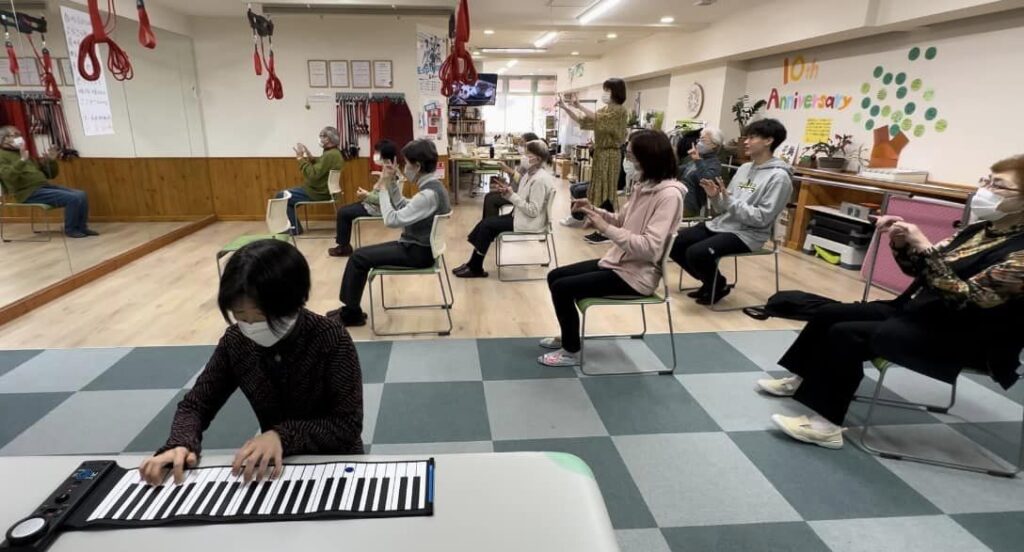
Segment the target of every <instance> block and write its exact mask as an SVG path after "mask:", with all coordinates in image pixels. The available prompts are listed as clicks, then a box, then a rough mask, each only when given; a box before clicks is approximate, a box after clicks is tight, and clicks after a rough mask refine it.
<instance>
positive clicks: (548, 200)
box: [494, 188, 558, 282]
mask: <svg viewBox="0 0 1024 552" xmlns="http://www.w3.org/2000/svg"><path fill="white" fill-rule="evenodd" d="M554 202H555V189H554V188H551V189H550V190H548V193H547V195H545V196H544V213H545V214H544V216H545V217H546V218H547V224H546V225H545V228H544V230H541V231H539V232H502V233H500V234H498V239H497V242H496V243H495V250H494V262H495V264H496V265H497V266H498V279H499V280H501V281H502V282H525V281H531V280H543V279H544V277H543V276H542V277H540V278H505V277H504V276H503V275H502V272H501V269H502V267H506V266H544V267H546V266H549V265H550V264H551V260H552V259H554V261H555V268H558V250H557V249H556V248H555V233H554V230H553V229H552V226H551V206H552V205H553V204H554ZM508 238H515V239H511V240H510V239H508ZM506 241H509V242H524V241H536V242H544V250H545V252H546V253H547V260H546V261H544V262H543V263H540V264H538V263H506V264H502V262H501V245H502V244H503V243H505V242H506Z"/></svg>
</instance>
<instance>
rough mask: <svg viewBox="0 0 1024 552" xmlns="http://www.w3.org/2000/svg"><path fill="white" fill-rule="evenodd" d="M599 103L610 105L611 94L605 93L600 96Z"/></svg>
mask: <svg viewBox="0 0 1024 552" xmlns="http://www.w3.org/2000/svg"><path fill="white" fill-rule="evenodd" d="M601 101H602V102H604V103H606V104H610V103H612V93H611V92H605V93H604V94H601Z"/></svg>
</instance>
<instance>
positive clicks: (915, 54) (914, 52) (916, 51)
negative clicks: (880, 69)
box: [876, 46, 921, 76]
mask: <svg viewBox="0 0 1024 552" xmlns="http://www.w3.org/2000/svg"><path fill="white" fill-rule="evenodd" d="M907 57H908V58H910V61H916V60H917V58H919V57H921V49H920V48H918V47H917V46H914V47H913V48H911V49H910V53H908V54H907ZM876 76H877V75H876Z"/></svg>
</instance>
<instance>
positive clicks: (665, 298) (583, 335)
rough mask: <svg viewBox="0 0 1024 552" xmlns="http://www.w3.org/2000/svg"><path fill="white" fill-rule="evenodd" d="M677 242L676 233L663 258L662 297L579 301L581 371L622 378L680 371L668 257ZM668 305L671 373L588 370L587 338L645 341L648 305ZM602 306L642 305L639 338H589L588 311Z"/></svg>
mask: <svg viewBox="0 0 1024 552" xmlns="http://www.w3.org/2000/svg"><path fill="white" fill-rule="evenodd" d="M675 241H676V236H675V234H672V236H671V237H670V238H669V240H668V243H667V244H665V252H664V253H662V256H661V282H660V285H659V286H658V287H661V288H662V293H661V294H659V293H658V292H657V291H655V292H654V293H653V294H651V295H648V296H646V297H629V296H610V297H587V298H586V299H581V300H579V301H576V308H577V309H578V310H579V311H580V316H581V321H580V372H582V373H583V374H584V375H588V376H619V375H627V374H637V373H658V374H672V373H675V371H676V364H677V361H676V340H675V330H674V329H673V327H672V304H671V300H672V299H671V297H670V296H669V293H668V259H669V257H668V255H669V253H670V252H671V251H672V244H674V243H675ZM662 304H663V305H665V312H666V313H667V314H668V339H669V343H671V345H672V369H671V370H649V371H647V372H603V373H600V374H592V373H589V372H587V371H586V369H585V367H586V363H585V362H584V358H585V355H584V351H585V350H586V348H587V347H586V343H587V339H616V338H622V337H629V338H631V339H643V338H644V336H646V335H647V311H646V307H647V305H662ZM599 306H619V307H622V306H625V307H630V306H639V307H640V317H641V319H642V320H643V324H644V327H643V331H642V332H640V334H638V335H595V336H590V337H587V309H589V308H590V307H599Z"/></svg>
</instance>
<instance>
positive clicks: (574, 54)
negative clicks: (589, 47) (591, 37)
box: [569, 52, 580, 56]
mask: <svg viewBox="0 0 1024 552" xmlns="http://www.w3.org/2000/svg"><path fill="white" fill-rule="evenodd" d="M569 55H572V56H578V55H580V53H579V52H573V53H571V54H569Z"/></svg>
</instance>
